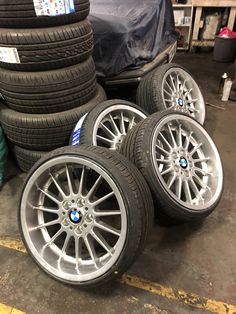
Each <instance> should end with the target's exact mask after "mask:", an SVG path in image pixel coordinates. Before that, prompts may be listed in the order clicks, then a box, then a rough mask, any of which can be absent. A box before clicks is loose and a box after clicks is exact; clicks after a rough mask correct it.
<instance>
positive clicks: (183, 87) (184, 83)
mask: <svg viewBox="0 0 236 314" xmlns="http://www.w3.org/2000/svg"><path fill="white" fill-rule="evenodd" d="M186 83H187V80H184V82H183V85H182V90H181V93H182V95H184V89H185V87H186Z"/></svg>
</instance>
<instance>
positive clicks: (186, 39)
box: [173, 3, 193, 50]
mask: <svg viewBox="0 0 236 314" xmlns="http://www.w3.org/2000/svg"><path fill="white" fill-rule="evenodd" d="M173 9H174V15H175V26H176V30H177V31H178V32H179V33H180V34H181V36H182V39H183V43H181V41H179V44H178V50H188V49H189V47H190V40H191V34H192V19H193V6H192V3H187V4H173ZM178 17H179V18H178ZM186 17H187V18H188V21H187V22H186V23H185V21H186ZM182 19H183V20H182ZM180 43H181V45H180Z"/></svg>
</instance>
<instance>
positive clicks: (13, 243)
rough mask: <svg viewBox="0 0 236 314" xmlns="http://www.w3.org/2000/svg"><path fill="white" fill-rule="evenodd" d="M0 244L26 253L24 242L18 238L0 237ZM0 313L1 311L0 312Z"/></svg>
mask: <svg viewBox="0 0 236 314" xmlns="http://www.w3.org/2000/svg"><path fill="white" fill-rule="evenodd" d="M0 246H3V247H6V248H8V249H13V250H16V251H20V252H22V253H26V249H25V247H24V244H23V243H22V242H21V241H20V240H13V239H10V238H7V237H6V238H5V237H4V238H0ZM0 313H1V312H0Z"/></svg>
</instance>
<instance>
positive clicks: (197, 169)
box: [193, 166, 211, 176]
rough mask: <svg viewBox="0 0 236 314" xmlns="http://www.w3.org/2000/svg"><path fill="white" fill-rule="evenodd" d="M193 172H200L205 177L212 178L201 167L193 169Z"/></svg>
mask: <svg viewBox="0 0 236 314" xmlns="http://www.w3.org/2000/svg"><path fill="white" fill-rule="evenodd" d="M193 170H194V172H195V173H196V172H200V173H201V174H202V175H203V176H210V175H211V173H210V172H208V171H205V170H203V169H201V168H199V167H196V166H195V167H194V168H193Z"/></svg>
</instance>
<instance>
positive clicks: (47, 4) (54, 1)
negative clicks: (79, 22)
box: [34, 0, 75, 16]
mask: <svg viewBox="0 0 236 314" xmlns="http://www.w3.org/2000/svg"><path fill="white" fill-rule="evenodd" d="M34 8H35V12H36V15H37V16H42V15H44V16H45V15H46V16H57V15H65V14H70V13H74V12H75V4H74V0H34Z"/></svg>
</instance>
